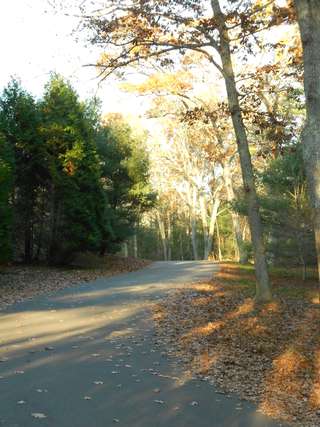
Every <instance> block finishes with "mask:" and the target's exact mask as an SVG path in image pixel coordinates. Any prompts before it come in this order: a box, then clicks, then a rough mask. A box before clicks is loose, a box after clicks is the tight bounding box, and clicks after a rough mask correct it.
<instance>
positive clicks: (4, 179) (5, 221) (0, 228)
mask: <svg viewBox="0 0 320 427" xmlns="http://www.w3.org/2000/svg"><path fill="white" fill-rule="evenodd" d="M13 172H14V157H13V151H12V150H11V147H10V145H9V144H8V142H7V141H6V139H5V137H4V136H3V135H0V242H1V244H0V262H6V261H8V260H10V258H11V255H12V205H11V198H12V194H13V181H14V177H13Z"/></svg>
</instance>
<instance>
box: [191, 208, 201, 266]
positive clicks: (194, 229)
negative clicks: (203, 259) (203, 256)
mask: <svg viewBox="0 0 320 427" xmlns="http://www.w3.org/2000/svg"><path fill="white" fill-rule="evenodd" d="M190 226H191V244H192V253H193V259H195V260H198V259H199V258H198V241H197V219H196V217H195V215H194V212H191V214H190Z"/></svg>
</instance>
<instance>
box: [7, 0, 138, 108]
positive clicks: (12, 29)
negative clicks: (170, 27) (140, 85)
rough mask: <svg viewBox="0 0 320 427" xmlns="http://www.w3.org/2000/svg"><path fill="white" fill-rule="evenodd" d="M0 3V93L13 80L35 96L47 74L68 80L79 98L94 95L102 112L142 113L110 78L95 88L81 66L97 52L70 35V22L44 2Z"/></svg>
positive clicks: (95, 83)
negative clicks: (98, 98) (15, 78)
mask: <svg viewBox="0 0 320 427" xmlns="http://www.w3.org/2000/svg"><path fill="white" fill-rule="evenodd" d="M1 3H2V4H1V12H2V13H1V15H0V40H1V41H2V43H1V54H2V61H1V62H2V64H1V67H0V90H2V89H3V88H4V87H5V86H6V85H7V83H8V81H9V80H10V78H11V76H16V77H19V78H20V79H21V82H22V85H23V87H25V88H26V89H27V90H29V91H30V92H31V93H32V94H33V95H35V96H36V97H40V96H41V94H42V93H43V87H44V85H45V83H46V82H47V81H48V79H49V73H50V72H52V71H56V72H59V73H61V74H62V75H63V76H65V77H66V78H68V79H70V80H71V82H72V84H73V86H74V88H75V89H76V90H77V92H78V93H79V94H80V96H81V98H86V97H88V96H92V95H95V94H97V95H98V96H99V97H100V98H101V99H102V102H103V111H104V112H120V111H121V112H122V113H124V114H129V115H132V112H135V113H137V114H138V115H140V114H142V113H143V110H144V106H143V100H142V99H140V98H138V97H136V96H135V95H128V94H124V93H123V92H121V91H120V90H119V88H118V84H117V83H116V82H115V81H112V80H111V79H109V80H107V81H106V82H104V83H103V84H101V85H100V87H99V88H98V80H97V78H96V77H97V73H96V70H95V69H94V68H93V67H84V65H85V64H87V63H90V62H91V63H92V62H95V60H96V59H97V58H98V55H99V52H98V50H97V49H95V48H93V47H91V46H85V43H84V41H82V42H77V41H76V37H75V36H74V35H72V34H71V33H72V30H73V29H74V28H75V27H76V25H77V20H76V19H75V18H73V17H69V16H65V15H63V14H62V12H58V13H55V12H54V10H53V9H52V8H51V7H50V5H49V4H48V2H47V0H2V2H1ZM97 90H98V91H97Z"/></svg>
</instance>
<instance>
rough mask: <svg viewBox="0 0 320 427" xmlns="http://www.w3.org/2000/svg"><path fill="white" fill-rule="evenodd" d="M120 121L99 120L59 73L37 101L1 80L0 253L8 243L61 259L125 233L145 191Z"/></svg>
mask: <svg viewBox="0 0 320 427" xmlns="http://www.w3.org/2000/svg"><path fill="white" fill-rule="evenodd" d="M121 126H122V127H123V129H124V128H125V131H124V132H122V133H121V132H120V130H119V129H120V127H121ZM121 126H120V124H116V123H105V124H104V123H103V122H102V120H101V117H100V113H99V108H98V104H97V103H96V102H94V101H91V102H82V101H80V100H79V97H78V95H77V93H76V92H75V91H74V89H73V88H72V87H71V85H70V84H69V83H68V82H67V81H65V80H64V79H63V78H62V77H61V76H59V75H52V77H51V79H50V81H49V82H48V84H47V85H46V87H45V92H44V96H43V98H42V99H41V100H39V101H38V102H36V101H35V100H34V99H33V98H32V96H31V95H30V94H29V93H27V92H26V91H25V90H24V89H23V88H22V87H21V85H20V83H19V82H18V81H16V80H12V81H11V82H10V83H9V85H8V87H7V88H5V90H4V91H3V93H2V96H1V97H0V132H1V139H0V181H1V192H0V214H1V216H0V235H1V254H0V255H1V260H3V261H5V260H8V259H10V252H11V248H12V249H13V252H14V258H15V259H21V257H22V258H23V260H24V261H25V262H31V261H33V260H47V261H48V262H50V263H55V264H57V263H65V262H69V261H70V260H71V259H72V256H73V254H74V253H75V252H77V251H86V250H91V251H96V252H100V253H104V251H105V250H108V251H115V250H117V249H118V248H119V245H120V243H121V242H122V241H123V240H125V239H126V238H128V236H130V234H132V233H133V229H134V224H135V222H136V221H137V218H138V216H139V215H140V213H141V212H142V211H143V210H145V209H148V208H149V206H152V203H153V195H152V192H151V189H150V186H148V161H147V158H146V155H145V153H144V151H143V149H142V148H140V146H141V144H140V140H139V138H136V139H133V138H132V137H131V135H130V132H131V130H130V128H129V127H128V126H127V125H125V123H124V121H123V123H122V124H121ZM139 144H140V145H139ZM139 150H140V151H139ZM2 242H3V244H2Z"/></svg>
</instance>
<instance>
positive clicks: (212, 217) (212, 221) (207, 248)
mask: <svg viewBox="0 0 320 427" xmlns="http://www.w3.org/2000/svg"><path fill="white" fill-rule="evenodd" d="M219 206H220V199H219V198H215V199H214V202H213V205H212V210H211V215H210V222H209V227H207V236H206V241H205V250H204V259H208V258H209V255H210V252H211V251H212V243H213V235H214V228H215V224H216V220H217V215H218V209H219Z"/></svg>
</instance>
